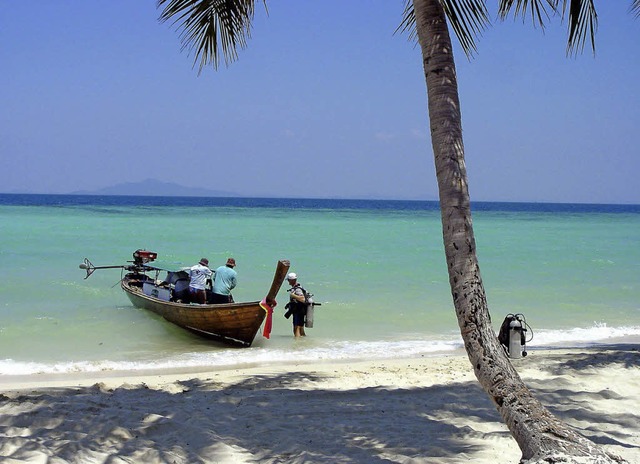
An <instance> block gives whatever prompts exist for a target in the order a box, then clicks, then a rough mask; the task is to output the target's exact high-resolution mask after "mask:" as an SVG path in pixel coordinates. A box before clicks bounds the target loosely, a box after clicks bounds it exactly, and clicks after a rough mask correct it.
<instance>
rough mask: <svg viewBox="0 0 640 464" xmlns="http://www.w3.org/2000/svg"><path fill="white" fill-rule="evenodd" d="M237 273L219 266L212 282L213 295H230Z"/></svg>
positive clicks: (226, 267)
mask: <svg viewBox="0 0 640 464" xmlns="http://www.w3.org/2000/svg"><path fill="white" fill-rule="evenodd" d="M237 275H238V273H237V272H236V271H234V270H233V268H230V267H228V266H220V267H219V268H218V269H216V277H215V279H214V280H213V293H217V294H218V295H230V294H231V290H232V289H233V288H235V286H236V283H237Z"/></svg>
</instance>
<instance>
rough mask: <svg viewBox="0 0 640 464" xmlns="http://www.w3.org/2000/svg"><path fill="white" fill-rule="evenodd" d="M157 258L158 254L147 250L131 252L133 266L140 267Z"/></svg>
mask: <svg viewBox="0 0 640 464" xmlns="http://www.w3.org/2000/svg"><path fill="white" fill-rule="evenodd" d="M157 257H158V253H155V252H153V251H147V250H136V251H134V252H133V264H135V265H136V266H141V265H143V264H146V263H150V262H151V261H155V260H156V258H157Z"/></svg>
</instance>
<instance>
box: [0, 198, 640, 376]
mask: <svg viewBox="0 0 640 464" xmlns="http://www.w3.org/2000/svg"><path fill="white" fill-rule="evenodd" d="M210 200H211V199H210ZM474 210H475V213H474V227H475V232H476V239H477V244H478V255H479V259H480V265H481V271H482V276H483V280H484V283H485V288H486V290H487V298H488V301H489V306H490V310H491V313H492V317H493V321H494V327H496V330H497V329H498V328H499V325H500V323H501V322H502V319H503V318H504V316H505V315H506V314H508V313H523V314H524V315H525V316H526V318H527V322H528V323H529V325H530V326H531V328H532V329H533V339H532V340H531V341H530V343H529V346H530V347H536V346H545V345H548V344H565V345H571V344H576V343H589V342H599V341H607V340H610V339H612V338H613V337H629V336H637V335H638V334H640V285H639V283H638V282H639V279H638V276H639V275H640V269H639V268H640V208H638V207H620V206H593V207H589V208H585V207H580V206H575V207H571V205H558V206H556V207H554V206H553V205H500V204H482V205H479V206H478V208H474ZM0 221H1V222H0V234H1V237H2V249H1V250H0V277H1V279H0V282H1V283H0V293H1V295H2V297H1V302H0V316H1V318H0V373H1V374H5V375H11V374H24V373H34V372H68V371H97V370H109V369H144V368H162V367H176V366H182V367H188V366H223V365H235V364H242V363H255V362H258V363H259V362H278V361H287V360H297V359H299V360H322V359H352V358H363V357H367V358H373V357H393V356H407V355H415V354H428V353H431V352H434V351H442V350H445V351H446V350H452V349H456V348H459V347H461V342H460V337H459V334H458V329H457V323H456V320H455V315H454V312H453V308H452V303H451V296H450V293H449V286H448V277H447V274H446V267H445V263H444V256H443V249H442V238H441V237H442V235H441V224H440V213H439V210H437V206H436V205H434V204H432V203H428V202H422V203H421V202H366V201H362V202H348V201H347V202H345V201H339V200H324V201H302V200H284V199H283V200H270V201H266V200H249V199H244V200H238V199H236V200H233V199H228V200H222V199H217V200H216V201H207V200H205V199H195V198H194V199H184V198H182V199H171V198H167V199H162V200H160V199H157V200H153V201H151V200H149V199H148V198H147V199H145V198H128V197H122V198H118V197H111V198H105V197H85V198H84V199H83V200H82V201H79V200H78V198H77V197H56V196H25V197H20V199H18V197H16V196H6V195H5V196H3V195H0ZM138 248H146V249H149V250H153V251H156V252H158V254H159V262H161V263H164V264H167V265H169V266H178V267H179V266H188V265H192V264H194V263H195V262H197V260H198V259H199V258H200V257H201V256H206V257H208V258H209V260H210V262H211V264H212V266H215V265H219V264H222V263H224V261H225V260H226V258H227V256H234V257H235V258H236V260H237V262H238V267H237V270H238V272H239V285H238V288H237V289H236V291H235V292H234V295H235V298H236V300H238V301H241V300H256V299H260V298H262V297H263V296H264V294H265V293H266V290H267V289H268V287H269V285H270V283H271V278H272V276H273V271H274V269H275V265H276V262H277V260H278V259H282V258H285V259H289V260H291V263H292V270H294V271H296V272H297V273H298V274H299V276H300V280H301V282H302V284H303V285H304V286H305V288H307V289H308V290H309V291H311V292H312V293H314V294H315V300H316V301H319V302H321V303H322V306H320V307H319V308H317V310H316V323H315V327H314V328H312V329H308V334H309V336H308V337H307V338H306V339H303V340H294V339H293V337H292V334H291V325H290V321H289V320H286V319H284V317H283V316H282V313H283V312H284V310H283V306H284V303H285V302H286V299H287V298H286V293H285V291H284V289H283V290H281V292H280V294H279V298H278V299H279V301H280V302H281V304H280V305H279V307H278V308H276V314H275V318H274V328H273V333H272V337H271V339H270V340H266V339H264V338H262V337H261V335H258V337H257V338H256V341H255V342H254V345H253V347H251V348H250V349H244V350H239V349H231V348H227V347H225V346H222V345H217V344H212V343H211V342H208V341H205V340H201V339H199V338H197V337H195V336H193V335H191V334H188V333H186V332H184V331H182V330H181V329H179V328H177V327H174V326H172V325H171V324H169V323H167V322H165V321H164V320H162V319H160V318H158V317H156V316H155V315H153V314H150V313H148V312H146V311H143V310H139V309H136V308H134V307H132V306H131V304H130V303H129V300H128V299H127V298H126V296H125V295H124V294H123V293H122V291H121V290H120V288H119V286H118V282H119V279H120V271H119V270H117V269H116V270H101V271H96V273H94V274H93V276H91V277H90V278H89V279H87V280H84V279H83V277H84V272H83V271H82V270H80V269H78V264H79V263H80V262H82V259H83V258H84V257H88V258H89V259H90V260H91V261H92V262H93V263H94V264H95V265H113V264H123V263H124V262H125V261H127V260H130V259H131V253H132V252H133V251H134V250H136V249H138Z"/></svg>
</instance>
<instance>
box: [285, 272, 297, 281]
mask: <svg viewBox="0 0 640 464" xmlns="http://www.w3.org/2000/svg"><path fill="white" fill-rule="evenodd" d="M297 278H298V274H296V273H295V272H290V273H289V274H287V280H296V279H297Z"/></svg>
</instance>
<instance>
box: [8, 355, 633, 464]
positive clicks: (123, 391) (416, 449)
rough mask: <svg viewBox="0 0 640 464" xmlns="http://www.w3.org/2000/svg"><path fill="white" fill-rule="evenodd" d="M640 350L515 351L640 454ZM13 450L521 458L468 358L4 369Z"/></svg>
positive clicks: (540, 386)
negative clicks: (31, 372) (201, 367)
mask: <svg viewBox="0 0 640 464" xmlns="http://www.w3.org/2000/svg"><path fill="white" fill-rule="evenodd" d="M639 350H640V346H639V345H638V344H635V343H634V344H617V345H602V346H598V347H592V348H572V349H547V350H535V351H532V352H530V355H529V356H528V357H527V358H524V359H522V360H516V361H514V364H515V365H516V368H517V370H518V371H519V372H520V374H521V376H522V377H523V379H524V380H525V382H526V383H527V385H528V386H529V387H530V388H531V389H532V390H533V391H534V392H535V394H536V396H537V397H538V398H539V399H540V400H541V401H542V402H543V403H544V404H546V405H547V406H548V407H549V408H550V409H551V410H552V411H553V412H554V413H556V414H557V415H559V416H560V417H561V418H562V419H564V420H565V421H567V422H568V423H570V424H571V425H572V426H574V427H576V428H577V429H578V430H579V431H580V432H581V433H582V434H584V435H586V436H588V437H589V438H591V439H592V440H593V441H595V442H597V443H599V444H601V445H603V446H605V447H606V448H607V449H609V450H610V451H612V452H614V453H616V454H618V455H621V456H622V457H624V458H625V459H627V461H628V462H640V397H639V396H638V392H640V351H639ZM0 393H1V396H0V458H4V459H0V460H2V462H7V463H11V462H34V463H35V462H52V463H64V462H72V463H91V462H95V463H103V462H109V463H124V462H148V463H174V462H175V463H194V462H195V463H197V462H216V463H237V462H272V463H276V462H323V463H325V462H326V463H329V462H331V463H370V462H411V463H431V462H438V463H462V462H474V463H475V462H479V463H487V464H488V463H492V464H493V463H495V462H513V463H515V462H518V459H519V458H520V451H519V449H518V447H517V445H516V444H515V441H514V440H513V439H512V438H511V435H510V434H509V432H508V431H507V429H506V427H505V426H504V424H503V423H502V421H501V419H500V417H499V416H498V414H497V412H496V411H495V408H494V407H493V405H492V404H491V402H490V401H489V399H488V398H487V397H486V395H485V394H484V392H483V391H482V390H481V388H480V387H479V385H478V383H477V381H476V380H475V377H474V375H473V372H472V370H471V366H470V364H469V362H468V360H467V359H466V356H465V355H464V354H455V355H446V356H434V357H421V358H417V359H393V360H376V361H360V362H350V363H313V364H296V365H269V366H244V367H242V368H227V369H222V370H213V371H207V372H193V371H186V370H185V371H175V370H174V371H171V372H153V373H149V375H144V376H138V377H136V376H131V375H130V374H127V375H126V376H119V375H116V374H114V373H98V374H96V375H93V374H92V375H91V376H90V377H87V375H86V374H85V375H66V376H48V377H46V378H42V377H38V376H25V377H20V378H18V377H13V378H12V377H11V376H5V377H4V378H2V379H0Z"/></svg>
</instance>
